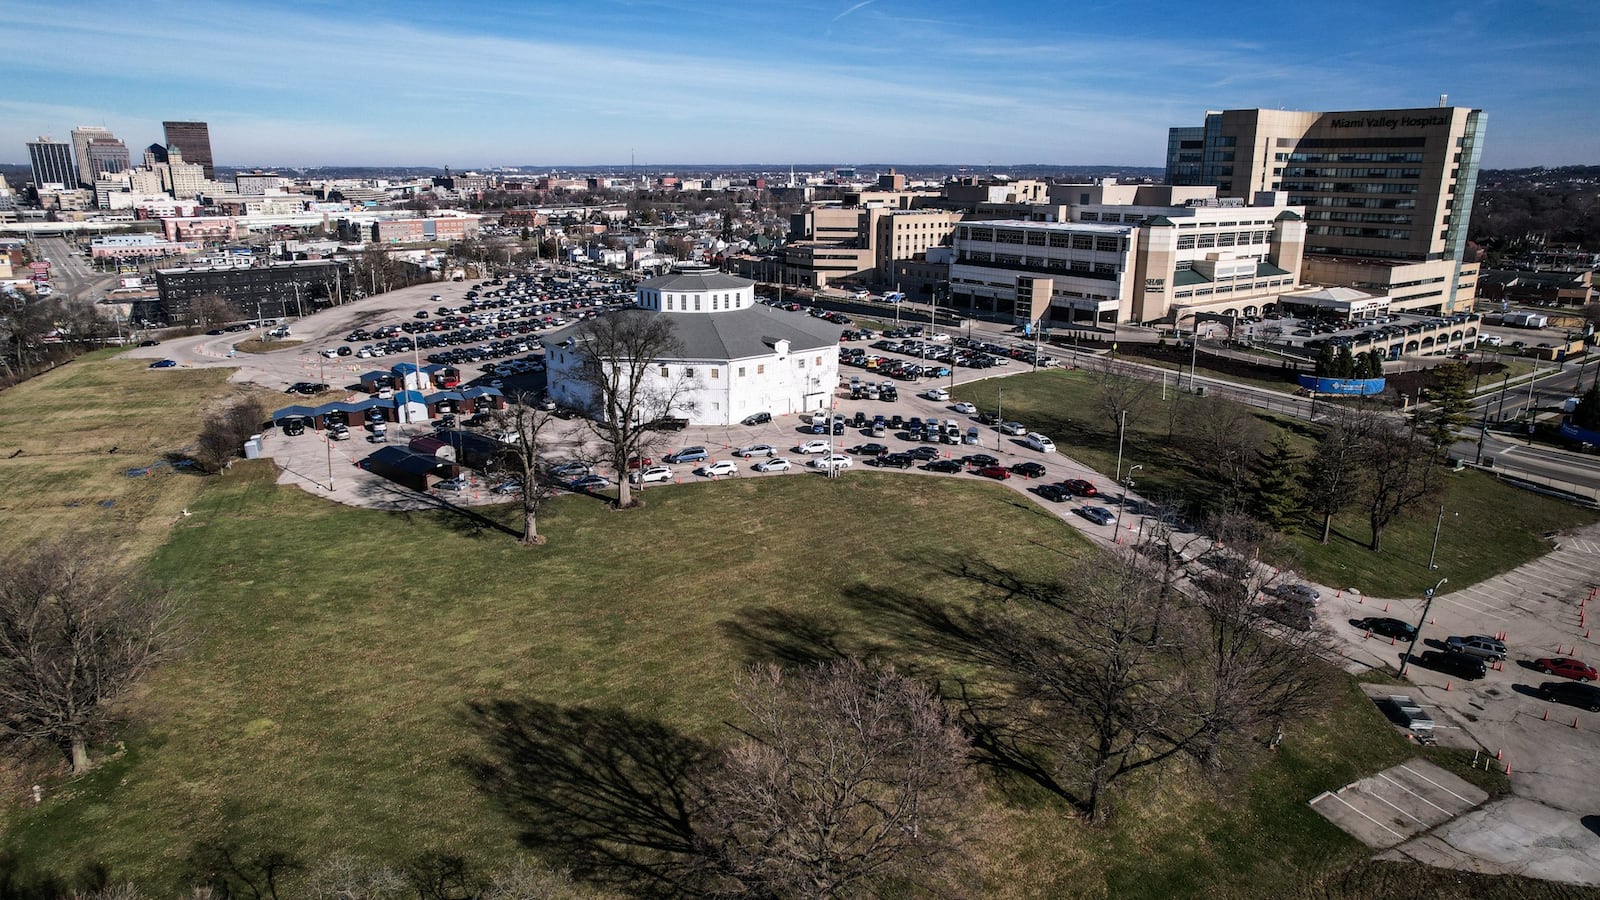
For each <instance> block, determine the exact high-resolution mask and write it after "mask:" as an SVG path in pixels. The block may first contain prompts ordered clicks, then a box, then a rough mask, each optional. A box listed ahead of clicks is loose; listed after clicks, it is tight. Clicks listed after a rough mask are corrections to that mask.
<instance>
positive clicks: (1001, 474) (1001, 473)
mask: <svg viewBox="0 0 1600 900" xmlns="http://www.w3.org/2000/svg"><path fill="white" fill-rule="evenodd" d="M972 474H974V475H982V476H983V477H984V478H993V479H994V480H996V481H1005V480H1006V479H1007V478H1010V477H1011V470H1010V469H1007V468H1006V467H1005V466H998V465H997V466H979V467H978V468H976V469H973V470H972Z"/></svg>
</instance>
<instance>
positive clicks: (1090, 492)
mask: <svg viewBox="0 0 1600 900" xmlns="http://www.w3.org/2000/svg"><path fill="white" fill-rule="evenodd" d="M1061 486H1062V487H1064V488H1066V489H1067V490H1069V491H1071V492H1073V493H1074V494H1077V495H1078V496H1079V497H1098V496H1100V491H1099V490H1097V489H1096V488H1095V486H1094V485H1092V484H1090V483H1089V482H1087V481H1084V480H1083V479H1082V478H1069V479H1067V480H1066V481H1063V482H1061Z"/></svg>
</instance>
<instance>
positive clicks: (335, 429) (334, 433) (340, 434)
mask: <svg viewBox="0 0 1600 900" xmlns="http://www.w3.org/2000/svg"><path fill="white" fill-rule="evenodd" d="M328 439H329V440H334V441H348V440H350V426H348V425H330V426H328Z"/></svg>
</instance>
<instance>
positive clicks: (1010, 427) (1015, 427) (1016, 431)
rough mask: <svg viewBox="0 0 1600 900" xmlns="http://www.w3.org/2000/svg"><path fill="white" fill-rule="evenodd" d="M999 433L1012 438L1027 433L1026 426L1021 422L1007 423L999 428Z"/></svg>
mask: <svg viewBox="0 0 1600 900" xmlns="http://www.w3.org/2000/svg"><path fill="white" fill-rule="evenodd" d="M1000 433H1001V434H1009V435H1012V436H1014V437H1021V436H1023V435H1025V434H1027V433H1028V426H1026V425H1024V424H1022V423H1021V422H1007V423H1005V424H1004V425H1001V426H1000Z"/></svg>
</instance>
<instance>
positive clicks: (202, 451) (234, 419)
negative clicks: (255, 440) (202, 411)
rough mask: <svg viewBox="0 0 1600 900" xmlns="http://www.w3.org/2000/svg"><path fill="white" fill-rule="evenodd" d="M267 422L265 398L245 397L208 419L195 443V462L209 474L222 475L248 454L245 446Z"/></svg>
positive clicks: (193, 456)
mask: <svg viewBox="0 0 1600 900" xmlns="http://www.w3.org/2000/svg"><path fill="white" fill-rule="evenodd" d="M266 421H267V408H266V406H265V405H264V404H263V403H262V402H261V398H259V397H255V396H244V397H240V398H238V399H236V400H234V401H233V402H232V403H230V404H228V406H227V407H225V408H224V409H222V410H221V411H220V412H217V413H216V414H214V415H212V416H210V417H209V418H207V419H206V422H205V425H204V426H203V427H202V428H201V430H200V436H199V438H198V439H196V441H195V450H194V453H193V454H192V457H191V458H192V459H194V461H195V462H197V463H199V464H200V467H201V468H202V469H204V470H206V471H207V472H212V473H216V472H220V471H222V470H223V469H225V468H227V466H228V465H229V464H230V463H232V462H233V460H234V458H235V457H238V456H241V455H243V454H244V442H245V441H247V440H249V439H250V436H251V435H253V434H258V433H260V431H261V427H262V425H263V424H265V422H266Z"/></svg>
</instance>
